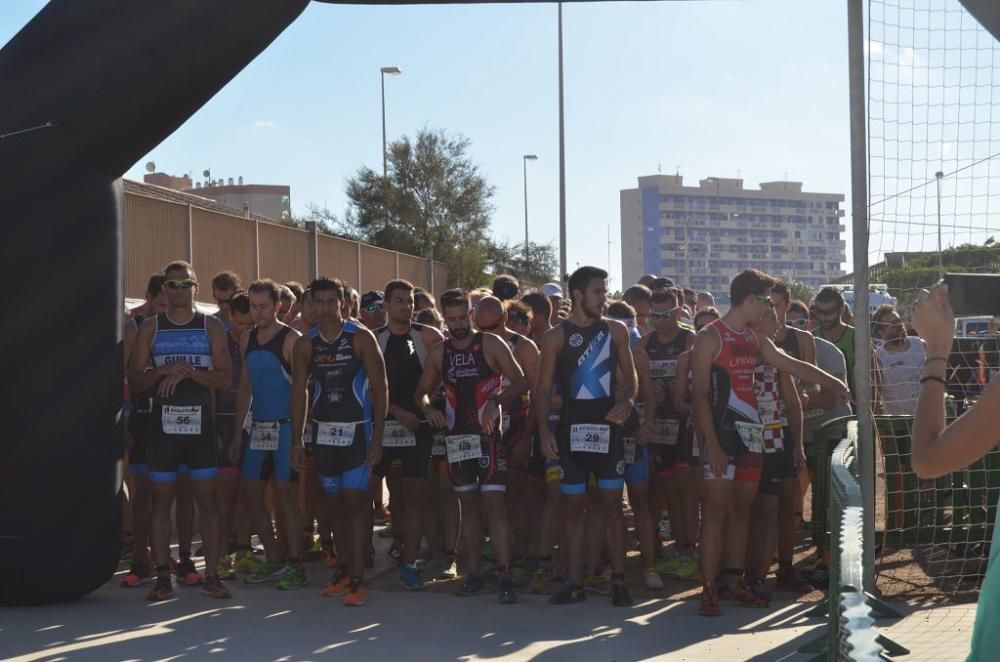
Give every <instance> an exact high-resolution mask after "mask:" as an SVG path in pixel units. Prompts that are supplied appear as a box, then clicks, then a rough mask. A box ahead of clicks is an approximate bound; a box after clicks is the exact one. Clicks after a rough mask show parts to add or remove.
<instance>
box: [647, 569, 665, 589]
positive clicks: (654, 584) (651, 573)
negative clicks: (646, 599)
mask: <svg viewBox="0 0 1000 662" xmlns="http://www.w3.org/2000/svg"><path fill="white" fill-rule="evenodd" d="M642 581H643V583H644V584H645V585H646V588H648V589H649V590H651V591H659V590H660V589H662V588H663V578H661V577H660V573H659V571H658V570H657V569H656V568H654V567H653V566H650V567H648V568H646V569H645V570H644V571H643V573H642Z"/></svg>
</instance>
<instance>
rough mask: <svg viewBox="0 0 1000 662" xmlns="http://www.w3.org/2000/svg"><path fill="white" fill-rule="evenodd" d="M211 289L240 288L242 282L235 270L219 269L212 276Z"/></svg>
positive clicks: (225, 290) (241, 287) (226, 289)
mask: <svg viewBox="0 0 1000 662" xmlns="http://www.w3.org/2000/svg"><path fill="white" fill-rule="evenodd" d="M212 289H213V290H222V291H223V292H228V291H229V290H242V289H243V282H242V281H241V280H240V277H239V276H238V275H237V274H236V272H235V271H228V270H227V271H220V272H219V273H217V274H215V275H214V276H212Z"/></svg>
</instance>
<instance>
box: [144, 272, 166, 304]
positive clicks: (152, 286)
mask: <svg viewBox="0 0 1000 662" xmlns="http://www.w3.org/2000/svg"><path fill="white" fill-rule="evenodd" d="M165 280H167V277H166V276H164V275H163V274H162V273H159V274H153V275H152V276H150V277H149V282H148V283H146V296H147V297H148V298H150V299H152V298H153V297H155V296H157V295H158V294H159V293H160V292H162V291H163V282H164V281H165Z"/></svg>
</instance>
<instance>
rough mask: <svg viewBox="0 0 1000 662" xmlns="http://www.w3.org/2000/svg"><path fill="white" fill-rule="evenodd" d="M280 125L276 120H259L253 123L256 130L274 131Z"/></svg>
mask: <svg viewBox="0 0 1000 662" xmlns="http://www.w3.org/2000/svg"><path fill="white" fill-rule="evenodd" d="M277 126H278V123H277V122H276V121H274V120H257V121H255V122H254V123H253V128H255V129H274V128H276V127H277Z"/></svg>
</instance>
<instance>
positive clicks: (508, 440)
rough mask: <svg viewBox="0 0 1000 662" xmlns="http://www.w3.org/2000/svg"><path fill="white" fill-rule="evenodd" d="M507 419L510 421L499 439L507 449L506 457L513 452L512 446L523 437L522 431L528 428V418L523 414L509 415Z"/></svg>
mask: <svg viewBox="0 0 1000 662" xmlns="http://www.w3.org/2000/svg"><path fill="white" fill-rule="evenodd" d="M508 420H509V421H510V423H508V425H507V429H506V430H505V431H504V433H503V439H502V440H501V441H502V443H503V445H504V447H505V448H506V449H507V457H510V456H511V454H512V453H513V452H514V447H515V446H517V444H518V442H519V441H521V439H523V438H524V431H525V430H527V428H528V419H527V418H526V417H525V416H511V417H510V418H509V419H508Z"/></svg>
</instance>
